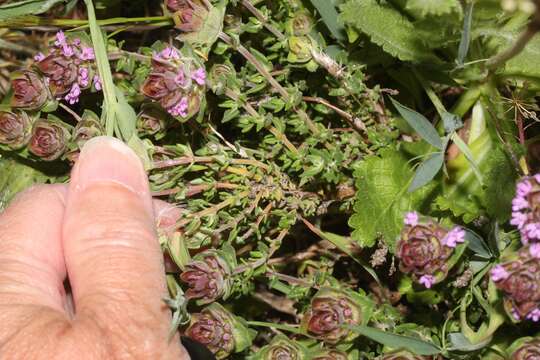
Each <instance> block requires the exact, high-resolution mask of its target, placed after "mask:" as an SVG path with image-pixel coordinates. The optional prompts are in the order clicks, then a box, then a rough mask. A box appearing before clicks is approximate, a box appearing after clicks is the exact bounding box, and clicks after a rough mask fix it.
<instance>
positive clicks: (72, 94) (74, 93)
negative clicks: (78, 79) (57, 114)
mask: <svg viewBox="0 0 540 360" xmlns="http://www.w3.org/2000/svg"><path fill="white" fill-rule="evenodd" d="M80 95H81V87H80V86H79V84H78V83H75V84H73V85H72V86H71V90H70V91H69V93H68V94H67V95H66V96H64V99H65V100H66V101H67V102H69V103H70V104H71V105H73V104H75V103H78V102H79V96H80Z"/></svg>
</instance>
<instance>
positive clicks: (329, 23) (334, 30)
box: [311, 0, 346, 41]
mask: <svg viewBox="0 0 540 360" xmlns="http://www.w3.org/2000/svg"><path fill="white" fill-rule="evenodd" d="M311 3H312V4H313V6H314V7H315V8H316V9H317V11H318V12H319V14H320V15H321V18H322V21H323V22H324V24H325V25H326V27H327V28H328V30H330V33H331V34H332V35H333V36H334V37H335V38H336V39H338V40H339V41H345V40H346V37H345V27H344V26H343V24H341V23H340V22H339V20H338V18H339V15H338V12H337V10H336V7H335V6H334V4H333V1H330V0H311Z"/></svg>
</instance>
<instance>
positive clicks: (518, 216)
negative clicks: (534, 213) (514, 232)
mask: <svg viewBox="0 0 540 360" xmlns="http://www.w3.org/2000/svg"><path fill="white" fill-rule="evenodd" d="M526 222H527V215H526V214H523V213H520V212H519V211H514V212H512V220H510V224H512V225H514V226H517V227H518V229H522V228H523V227H524V226H525V223H526Z"/></svg>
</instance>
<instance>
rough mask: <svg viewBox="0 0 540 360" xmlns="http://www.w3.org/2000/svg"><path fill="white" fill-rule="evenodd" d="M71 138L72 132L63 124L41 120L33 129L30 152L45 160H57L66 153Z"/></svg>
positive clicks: (29, 146)
mask: <svg viewBox="0 0 540 360" xmlns="http://www.w3.org/2000/svg"><path fill="white" fill-rule="evenodd" d="M70 138H71V133H70V130H69V129H68V128H67V125H66V124H64V123H63V122H61V121H56V120H43V119H39V120H37V121H36V122H35V123H34V126H33V128H32V137H31V139H30V144H29V145H28V150H29V151H30V152H31V153H32V154H34V155H36V156H37V157H40V158H41V159H43V160H46V161H52V160H56V159H58V158H59V157H60V156H62V155H63V154H64V153H65V152H66V149H67V143H68V141H69V139H70Z"/></svg>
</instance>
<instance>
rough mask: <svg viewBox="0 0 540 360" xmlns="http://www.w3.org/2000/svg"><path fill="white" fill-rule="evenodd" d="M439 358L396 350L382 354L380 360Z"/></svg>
mask: <svg viewBox="0 0 540 360" xmlns="http://www.w3.org/2000/svg"><path fill="white" fill-rule="evenodd" d="M437 359H440V357H439V356H422V355H415V354H413V353H411V352H409V351H407V350H397V351H393V352H391V353H387V354H384V355H383V356H382V358H381V360H437Z"/></svg>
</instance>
